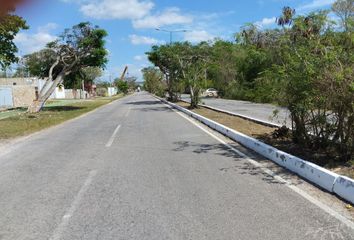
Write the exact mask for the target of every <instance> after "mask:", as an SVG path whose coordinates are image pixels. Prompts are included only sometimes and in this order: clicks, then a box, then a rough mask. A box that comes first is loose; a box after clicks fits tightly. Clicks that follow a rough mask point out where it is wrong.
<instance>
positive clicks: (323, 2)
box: [297, 0, 336, 11]
mask: <svg viewBox="0 0 354 240" xmlns="http://www.w3.org/2000/svg"><path fill="white" fill-rule="evenodd" d="M335 1H336V0H313V1H312V2H310V3H308V4H305V5H302V6H300V7H298V8H297V9H298V10H299V11H303V10H311V9H317V8H321V7H325V6H328V5H331V4H333V3H334V2H335Z"/></svg>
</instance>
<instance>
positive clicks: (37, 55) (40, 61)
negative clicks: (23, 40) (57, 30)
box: [23, 48, 56, 79]
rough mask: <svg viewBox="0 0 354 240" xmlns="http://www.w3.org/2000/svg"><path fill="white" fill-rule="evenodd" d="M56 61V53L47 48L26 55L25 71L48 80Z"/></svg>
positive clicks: (24, 60)
mask: <svg viewBox="0 0 354 240" xmlns="http://www.w3.org/2000/svg"><path fill="white" fill-rule="evenodd" d="M55 61H56V52H55V51H53V50H52V49H50V48H45V49H43V50H40V51H39V52H34V53H32V54H28V55H25V56H24V57H23V63H24V68H25V70H26V71H27V72H28V73H29V74H30V75H31V76H36V77H39V78H42V79H44V78H47V77H48V76H49V71H50V69H51V66H52V65H53V63H54V62H55Z"/></svg>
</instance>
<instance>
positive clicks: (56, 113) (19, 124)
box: [0, 94, 123, 141]
mask: <svg viewBox="0 0 354 240" xmlns="http://www.w3.org/2000/svg"><path fill="white" fill-rule="evenodd" d="M121 97H123V95H122V94H120V95H117V96H115V97H110V98H108V97H106V98H97V99H94V100H81V101H75V102H73V103H70V104H68V103H66V102H65V100H61V101H50V102H48V104H47V105H46V106H45V107H44V108H43V110H42V111H41V112H39V113H27V112H21V113H18V114H16V115H15V116H11V117H8V118H5V119H2V120H0V141H1V140H5V139H11V138H15V137H20V136H25V135H28V134H31V133H34V132H37V131H40V130H43V129H46V128H49V127H51V126H55V125H58V124H60V123H63V122H65V121H67V120H70V119H73V118H76V117H79V116H80V115H82V114H85V113H87V112H90V111H93V110H95V109H96V108H98V107H101V106H103V105H105V104H108V103H110V102H112V101H114V100H117V99H119V98H121Z"/></svg>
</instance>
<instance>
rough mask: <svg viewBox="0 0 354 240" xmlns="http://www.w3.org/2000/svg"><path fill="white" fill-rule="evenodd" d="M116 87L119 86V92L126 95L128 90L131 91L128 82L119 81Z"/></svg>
mask: <svg viewBox="0 0 354 240" xmlns="http://www.w3.org/2000/svg"><path fill="white" fill-rule="evenodd" d="M116 85H117V87H118V90H119V91H121V92H123V93H124V94H127V93H128V90H129V86H128V82H126V81H124V80H118V81H117V82H116Z"/></svg>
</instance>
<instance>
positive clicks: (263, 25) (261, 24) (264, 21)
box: [255, 17, 277, 28]
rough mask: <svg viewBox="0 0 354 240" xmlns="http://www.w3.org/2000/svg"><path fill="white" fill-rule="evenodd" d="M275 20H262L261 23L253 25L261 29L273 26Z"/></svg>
mask: <svg viewBox="0 0 354 240" xmlns="http://www.w3.org/2000/svg"><path fill="white" fill-rule="evenodd" d="M276 20H277V18H276V17H272V18H263V19H262V20H261V21H258V22H255V25H257V26H258V27H261V28H263V27H266V26H269V25H273V24H275V21H276Z"/></svg>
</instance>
